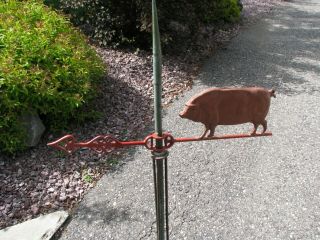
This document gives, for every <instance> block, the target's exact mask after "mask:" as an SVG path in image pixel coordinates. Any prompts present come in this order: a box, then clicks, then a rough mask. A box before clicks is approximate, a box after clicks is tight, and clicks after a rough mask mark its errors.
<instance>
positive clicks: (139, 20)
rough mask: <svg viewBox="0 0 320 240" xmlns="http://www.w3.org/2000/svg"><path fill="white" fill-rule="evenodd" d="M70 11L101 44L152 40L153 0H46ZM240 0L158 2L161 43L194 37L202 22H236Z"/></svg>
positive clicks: (144, 45)
mask: <svg viewBox="0 0 320 240" xmlns="http://www.w3.org/2000/svg"><path fill="white" fill-rule="evenodd" d="M44 1H45V3H46V4H49V5H51V6H54V7H56V8H59V9H62V10H63V11H64V12H66V13H68V14H70V16H71V20H72V21H73V23H74V24H75V25H77V26H80V27H81V29H82V30H83V31H84V32H85V33H86V34H88V35H89V36H91V37H92V38H93V39H95V40H96V41H97V42H98V43H99V44H100V45H104V46H106V45H109V46H110V45H111V46H118V45H135V46H136V47H141V48H148V47H150V45H151V44H150V41H151V36H150V32H151V0H132V1H126V0H108V1H105V0H94V1H93V0H44ZM238 1H239V0H162V1H157V2H158V11H159V22H160V28H161V35H162V42H163V43H165V44H166V43H168V42H172V41H174V40H176V41H179V38H177V36H178V37H179V35H180V34H184V35H185V36H187V37H191V36H193V35H194V34H195V33H196V32H197V30H198V27H199V24H204V23H212V22H216V21H221V20H223V21H227V22H228V21H231V22H233V21H237V20H238V19H239V17H240V11H241V8H240V5H239V3H238Z"/></svg>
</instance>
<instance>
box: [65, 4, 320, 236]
mask: <svg viewBox="0 0 320 240" xmlns="http://www.w3.org/2000/svg"><path fill="white" fill-rule="evenodd" d="M319 26H320V2H319V1H316V0H306V1H296V0H294V1H292V2H284V3H283V4H282V5H281V6H279V7H278V9H277V10H276V11H274V12H273V15H272V16H269V17H268V18H266V19H264V20H262V21H259V22H258V23H257V24H255V25H253V26H251V27H249V28H248V29H246V30H243V31H241V33H240V34H239V35H238V36H237V37H236V38H234V39H233V40H232V41H231V43H230V44H229V46H228V47H227V48H226V49H224V50H221V51H220V52H218V53H217V54H215V56H214V57H213V58H211V59H210V60H209V61H207V63H206V64H205V65H204V67H203V71H202V74H201V75H200V77H199V80H198V82H197V83H196V85H195V86H194V88H193V89H192V90H191V91H190V92H187V93H186V95H185V96H184V97H183V98H181V99H179V100H178V101H176V102H175V103H174V104H173V105H172V106H171V107H170V108H169V109H168V110H167V112H166V113H165V117H164V124H165V128H166V129H168V130H170V131H171V132H172V133H173V135H174V136H176V137H177V136H191V135H199V134H200V133H201V131H202V126H200V125H199V124H196V123H191V122H188V121H187V120H184V119H180V118H179V117H178V112H179V111H180V110H181V109H182V107H183V105H184V103H185V102H186V101H187V100H188V99H189V98H190V97H191V96H192V95H194V94H195V93H198V92H199V91H201V90H202V89H204V88H207V87H211V86H242V85H259V86H265V87H268V88H271V87H272V88H275V89H276V90H277V98H276V99H272V104H271V110H270V114H269V117H268V122H269V130H270V131H272V132H273V134H274V136H273V137H266V138H257V139H243V140H241V139H238V140H224V141H215V142H196V143H183V144H177V145H175V146H174V147H173V148H172V149H170V156H169V181H170V186H169V195H170V200H169V201H170V226H171V229H170V232H171V233H170V236H171V239H177V240H178V239H179V240H181V239H208V240H209V239H232V240H234V239H241V240H243V239H320V161H319V160H320V147H319V145H320V107H319V106H320V105H319V103H320V27H319ZM251 128H252V126H251V125H241V126H236V127H221V126H219V127H218V128H217V131H216V133H217V135H218V134H225V133H241V132H249V131H250V130H251ZM124 162H125V164H123V165H121V166H119V168H118V169H117V170H116V171H114V172H113V173H112V174H108V175H107V176H105V177H103V178H102V180H100V182H99V183H98V185H97V187H96V188H94V189H93V190H92V191H90V192H89V194H88V195H87V196H86V197H85V199H84V201H82V202H81V203H80V206H79V208H78V209H77V210H76V212H75V213H74V216H73V219H72V221H71V222H70V223H69V225H68V226H67V227H66V229H65V231H64V232H63V233H62V236H61V239H65V240H67V239H68V240H71V239H78V240H79V239H86V240H88V239H108V240H109V239H110V240H111V239H115V240H116V239H119V240H120V239H121V240H124V239H144V240H145V239H155V225H154V220H155V212H154V195H153V181H152V166H151V159H150V153H148V151H146V150H144V149H136V150H133V151H132V152H131V153H129V154H128V157H127V159H126V160H125V161H124Z"/></svg>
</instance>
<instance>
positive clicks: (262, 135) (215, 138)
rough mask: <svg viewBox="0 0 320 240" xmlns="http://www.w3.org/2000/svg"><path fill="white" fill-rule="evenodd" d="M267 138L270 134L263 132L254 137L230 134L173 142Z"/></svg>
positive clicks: (184, 138) (181, 139) (175, 140)
mask: <svg viewBox="0 0 320 240" xmlns="http://www.w3.org/2000/svg"><path fill="white" fill-rule="evenodd" d="M268 136H272V133H271V132H265V133H257V134H255V135H251V134H230V135H222V136H214V137H207V138H199V137H189V138H188V137H183V138H175V139H174V142H197V141H208V140H223V139H233V138H252V137H268Z"/></svg>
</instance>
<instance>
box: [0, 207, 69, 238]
mask: <svg viewBox="0 0 320 240" xmlns="http://www.w3.org/2000/svg"><path fill="white" fill-rule="evenodd" d="M67 217H68V213H67V212H65V211H58V212H54V213H51V214H47V215H43V216H40V217H38V218H36V219H33V220H29V221H26V222H23V223H20V224H18V225H15V226H12V227H9V228H6V229H3V230H1V231H0V239H1V240H13V239H23V240H49V239H51V237H52V236H53V234H54V233H55V232H56V231H57V230H58V229H59V228H60V226H61V225H62V224H63V223H64V221H65V220H66V219H67Z"/></svg>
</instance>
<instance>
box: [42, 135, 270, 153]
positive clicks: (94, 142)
mask: <svg viewBox="0 0 320 240" xmlns="http://www.w3.org/2000/svg"><path fill="white" fill-rule="evenodd" d="M267 136H272V133H271V132H265V133H261V134H254V135H252V134H230V135H222V136H214V137H206V138H199V137H182V138H174V137H173V136H172V135H171V134H170V133H163V134H162V136H161V137H160V136H158V135H157V134H156V133H152V134H150V135H148V136H147V137H146V138H145V139H144V140H140V141H123V142H122V141H119V140H117V139H116V138H114V137H112V136H110V135H99V136H96V137H95V138H93V139H91V140H89V141H87V142H77V139H76V138H75V137H74V136H73V135H70V134H69V135H66V136H64V137H62V138H60V139H58V140H56V141H54V142H51V143H48V146H50V147H53V148H56V149H57V150H60V151H63V152H65V153H68V154H71V153H73V152H74V151H76V150H78V149H80V148H89V149H91V150H93V151H95V152H97V153H108V152H111V151H112V150H114V149H116V148H123V147H130V146H145V147H146V148H147V149H148V150H151V151H155V152H163V151H166V150H167V149H169V148H171V147H172V146H173V144H174V143H182V142H197V141H210V140H224V139H234V138H253V137H267ZM157 141H162V143H163V146H162V147H161V148H158V147H157V146H156V142H157Z"/></svg>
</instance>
